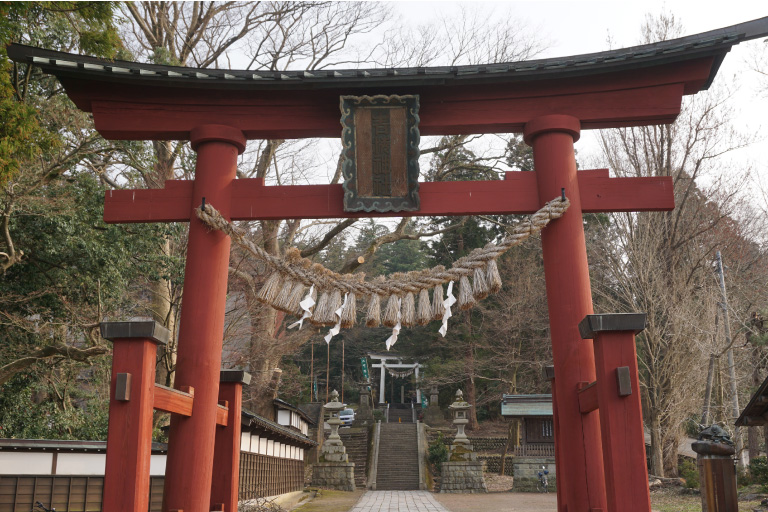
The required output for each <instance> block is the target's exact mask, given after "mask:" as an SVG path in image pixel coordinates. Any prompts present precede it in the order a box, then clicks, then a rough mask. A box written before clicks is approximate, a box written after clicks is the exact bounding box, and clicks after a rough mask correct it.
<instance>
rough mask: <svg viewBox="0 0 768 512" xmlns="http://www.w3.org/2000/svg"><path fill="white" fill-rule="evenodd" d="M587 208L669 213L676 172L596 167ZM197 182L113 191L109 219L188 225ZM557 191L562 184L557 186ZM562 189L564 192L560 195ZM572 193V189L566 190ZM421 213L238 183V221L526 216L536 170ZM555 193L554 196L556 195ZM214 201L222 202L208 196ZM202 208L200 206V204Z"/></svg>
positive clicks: (323, 192) (462, 186)
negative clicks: (354, 207)
mask: <svg viewBox="0 0 768 512" xmlns="http://www.w3.org/2000/svg"><path fill="white" fill-rule="evenodd" d="M577 177H578V183H579V189H580V191H581V200H582V210H583V211H584V212H585V213H593V212H609V211H610V212H627V211H664V210H671V209H673V208H674V205H675V203H674V191H673V184H672V178H671V177H666V176H665V177H648V178H609V177H608V171H607V170H604V169H596V170H589V171H579V172H578V173H577ZM193 183H194V182H193V181H183V180H168V181H166V183H165V189H143V190H111V191H109V192H107V193H106V195H105V198H104V221H105V222H108V223H117V222H120V223H125V222H186V221H188V220H189V218H190V215H192V209H191V208H190V202H191V197H192V188H193ZM555 188H556V187H555ZM559 193H560V190H559V189H558V192H557V194H556V195H559ZM565 193H566V195H568V196H569V197H570V195H571V190H569V189H568V188H566V192H565ZM419 195H420V197H421V209H420V210H419V211H417V212H399V213H392V212H390V213H378V212H370V213H365V212H356V213H350V212H345V211H344V204H343V197H344V191H343V189H342V187H341V185H292V186H264V184H263V180H261V179H240V180H236V181H235V182H234V184H233V188H232V197H231V200H232V206H231V218H232V220H256V219H263V220H277V219H318V218H320V219H322V218H348V217H355V218H359V217H401V216H428V215H439V216H442V215H491V214H504V215H507V214H526V213H534V212H535V211H536V210H538V209H539V208H540V205H539V199H538V196H539V195H538V185H537V183H536V174H535V173H533V172H508V173H506V174H505V179H504V180H499V181H443V182H427V183H421V184H420V185H419ZM556 195H555V196H552V197H551V198H550V199H553V198H554V197H556ZM206 201H207V202H208V204H212V205H213V206H214V207H216V208H217V209H218V208H219V206H218V205H217V204H216V203H215V202H213V201H211V199H210V198H206ZM195 206H199V203H198V204H197V205H195Z"/></svg>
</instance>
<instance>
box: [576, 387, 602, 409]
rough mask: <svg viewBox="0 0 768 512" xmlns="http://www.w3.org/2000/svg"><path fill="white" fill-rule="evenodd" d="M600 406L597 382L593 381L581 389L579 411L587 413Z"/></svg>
mask: <svg viewBox="0 0 768 512" xmlns="http://www.w3.org/2000/svg"><path fill="white" fill-rule="evenodd" d="M598 407H599V404H598V401H597V382H592V383H590V384H587V385H586V386H584V387H582V388H581V389H579V411H581V414H587V413H588V412H592V411H594V410H595V409H597V408H598Z"/></svg>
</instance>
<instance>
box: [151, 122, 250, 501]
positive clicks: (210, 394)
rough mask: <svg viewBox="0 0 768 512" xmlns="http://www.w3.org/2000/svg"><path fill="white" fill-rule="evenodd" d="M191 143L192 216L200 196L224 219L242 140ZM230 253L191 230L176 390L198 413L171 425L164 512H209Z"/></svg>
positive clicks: (225, 245) (220, 135) (215, 239)
mask: <svg viewBox="0 0 768 512" xmlns="http://www.w3.org/2000/svg"><path fill="white" fill-rule="evenodd" d="M192 136H193V140H192V146H193V148H196V150H197V166H196V169H195V182H194V189H193V193H192V196H191V198H190V202H189V203H188V208H189V211H191V210H192V208H193V207H194V206H197V205H199V204H200V203H201V201H202V198H203V196H205V197H206V200H208V201H210V202H211V203H212V204H217V205H221V207H220V208H219V211H220V212H221V213H222V214H223V215H224V216H225V217H229V198H230V197H231V193H232V191H231V189H232V182H233V181H234V179H235V170H236V167H237V157H238V154H239V152H240V151H241V148H242V147H243V145H244V143H245V140H244V138H243V137H242V134H241V133H239V132H238V131H237V130H233V129H232V128H229V127H217V126H204V127H200V128H199V129H196V131H195V132H193V134H192ZM229 248H230V240H229V237H227V236H225V235H224V234H222V233H221V232H218V231H210V230H209V229H208V228H207V227H205V226H204V225H203V224H202V223H201V222H200V221H198V220H197V219H193V220H192V221H191V222H190V223H189V242H188V245H187V263H186V268H185V271H184V290H185V293H184V305H183V307H182V311H181V320H180V328H179V345H178V356H177V360H176V385H177V386H178V387H181V386H192V387H193V388H194V389H195V405H194V409H193V414H192V416H190V417H189V418H182V417H179V416H176V415H174V416H172V417H171V429H170V433H169V439H168V457H167V462H166V472H165V475H166V478H165V492H164V496H163V509H164V510H168V509H183V510H184V511H185V512H209V510H208V507H209V506H210V505H211V501H210V496H211V479H212V477H213V457H214V438H215V434H216V432H215V431H216V428H217V427H216V415H217V411H218V403H219V372H220V369H221V347H222V336H223V333H224V310H225V302H226V293H227V277H228V271H227V269H228V267H229Z"/></svg>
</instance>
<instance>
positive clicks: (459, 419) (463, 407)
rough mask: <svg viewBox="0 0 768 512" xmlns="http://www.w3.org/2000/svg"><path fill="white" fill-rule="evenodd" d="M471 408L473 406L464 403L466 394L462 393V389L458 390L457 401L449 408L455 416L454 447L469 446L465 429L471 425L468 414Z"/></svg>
mask: <svg viewBox="0 0 768 512" xmlns="http://www.w3.org/2000/svg"><path fill="white" fill-rule="evenodd" d="M470 407H472V406H471V405H469V404H468V403H467V402H465V401H464V393H462V391H461V390H460V389H459V390H457V391H456V399H455V400H454V402H453V403H452V404H451V405H449V406H448V409H450V411H451V413H452V414H453V424H454V425H456V437H455V438H454V440H453V444H454V445H456V444H463V445H469V438H467V434H465V433H464V427H465V426H466V425H467V423H469V418H467V412H468V411H469V408H470Z"/></svg>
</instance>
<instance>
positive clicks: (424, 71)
mask: <svg viewBox="0 0 768 512" xmlns="http://www.w3.org/2000/svg"><path fill="white" fill-rule="evenodd" d="M766 35H768V17H765V18H760V19H757V20H753V21H749V22H746V23H740V24H738V25H733V26H730V27H725V28H720V29H716V30H712V31H709V32H703V33H700V34H695V35H691V36H686V37H682V38H678V39H672V40H669V41H662V42H658V43H652V44H646V45H641V46H634V47H630V48H623V49H618V50H611V51H606V52H599V53H590V54H584V55H576V56H571V57H556V58H550V59H538V60H529V61H521V62H505V63H497V64H486V65H470V66H436V67H416V68H372V69H329V70H303V71H252V70H221V69H198V68H188V67H178V66H163V65H158V64H145V63H138V62H127V61H109V60H104V59H98V58H94V57H87V56H82V55H75V54H70V53H64V52H56V51H52V50H45V49H42V48H35V47H30V46H24V45H19V44H12V45H10V46H9V47H8V55H9V56H10V58H11V59H13V60H14V61H16V62H22V63H30V64H35V65H37V66H39V67H41V68H42V69H43V71H45V72H47V73H51V74H53V75H56V76H58V77H76V78H90V79H96V80H106V81H118V82H127V81H130V82H131V83H138V82H140V83H142V84H154V85H162V86H174V87H175V86H180V85H181V86H186V87H200V88H212V89H213V88H216V89H220V88H234V89H256V90H259V89H267V90H275V89H277V90H294V89H323V88H335V87H342V86H343V87H356V88H359V87H363V88H366V87H389V86H418V85H459V84H462V85H470V84H475V83H483V84H491V83H508V82H516V81H529V80H541V79H551V78H568V77H574V76H587V75H592V74H600V73H607V72H615V71H622V70H630V69H639V68H643V67H648V66H657V65H660V64H671V63H675V62H682V61H685V60H690V59H694V58H701V57H709V56H711V57H714V58H715V65H714V66H712V71H711V74H710V76H709V78H708V80H707V81H706V82H705V84H704V85H703V87H702V89H706V88H708V87H709V85H710V84H711V82H712V80H713V79H714V77H715V75H716V74H717V70H718V68H719V66H720V63H721V62H722V60H723V58H724V57H725V55H726V53H728V52H729V51H730V49H731V47H732V46H734V45H736V44H738V43H740V42H743V41H747V40H751V39H756V38H759V37H764V36H766Z"/></svg>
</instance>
